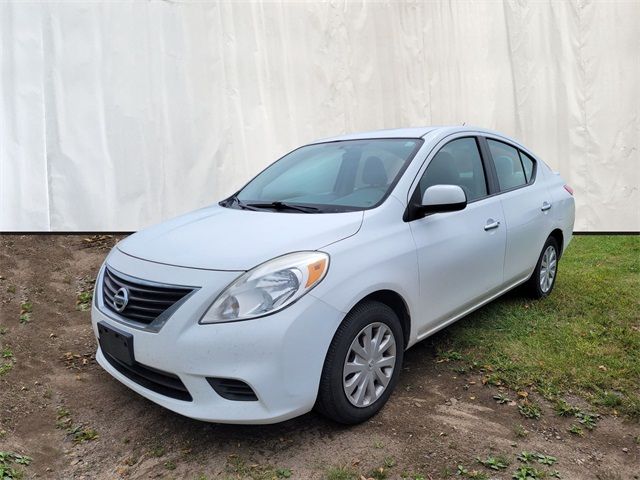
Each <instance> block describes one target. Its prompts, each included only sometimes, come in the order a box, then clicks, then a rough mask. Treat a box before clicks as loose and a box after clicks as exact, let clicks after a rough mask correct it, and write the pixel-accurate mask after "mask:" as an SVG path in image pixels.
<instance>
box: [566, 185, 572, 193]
mask: <svg viewBox="0 0 640 480" xmlns="http://www.w3.org/2000/svg"><path fill="white" fill-rule="evenodd" d="M564 189H565V190H566V191H567V192H569V194H570V195H573V188H571V187H570V186H569V185H565V186H564Z"/></svg>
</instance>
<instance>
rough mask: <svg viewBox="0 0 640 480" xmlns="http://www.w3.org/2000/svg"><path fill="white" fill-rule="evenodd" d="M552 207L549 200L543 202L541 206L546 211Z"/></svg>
mask: <svg viewBox="0 0 640 480" xmlns="http://www.w3.org/2000/svg"><path fill="white" fill-rule="evenodd" d="M550 208H551V204H550V203H549V202H542V207H541V208H540V210H542V211H543V212H546V211H547V210H549V209H550Z"/></svg>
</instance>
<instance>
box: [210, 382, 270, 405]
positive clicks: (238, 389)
mask: <svg viewBox="0 0 640 480" xmlns="http://www.w3.org/2000/svg"><path fill="white" fill-rule="evenodd" d="M207 382H209V385H211V387H212V388H213V389H214V390H215V391H216V393H217V394H218V395H220V396H221V397H222V398H226V399H227V400H236V401H241V402H242V401H244V402H255V401H257V400H258V397H257V396H256V394H255V393H254V391H253V390H252V389H251V387H250V386H249V385H247V384H246V383H244V382H243V381H242V380H235V379H233V378H212V377H209V378H207Z"/></svg>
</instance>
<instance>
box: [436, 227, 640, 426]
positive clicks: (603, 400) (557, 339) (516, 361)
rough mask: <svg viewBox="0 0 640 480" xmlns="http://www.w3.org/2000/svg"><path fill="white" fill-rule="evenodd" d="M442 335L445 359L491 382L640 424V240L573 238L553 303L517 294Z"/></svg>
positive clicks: (510, 295)
mask: <svg viewBox="0 0 640 480" xmlns="http://www.w3.org/2000/svg"><path fill="white" fill-rule="evenodd" d="M443 337H444V338H443V340H444V344H443V345H442V346H441V350H442V353H440V355H441V357H442V356H447V357H448V356H449V355H448V353H449V352H460V353H461V354H462V355H463V357H464V359H465V360H473V361H475V362H477V364H479V365H484V366H486V367H487V368H488V370H489V376H490V377H491V378H489V380H490V383H493V384H500V383H503V384H506V385H508V386H510V387H511V388H514V389H527V388H531V387H534V388H535V389H536V390H538V391H539V392H541V393H542V394H543V395H544V396H545V397H547V398H558V397H561V396H562V394H565V393H567V392H572V393H577V394H579V395H581V396H583V397H584V398H586V399H588V400H589V401H591V402H592V403H593V404H594V405H596V406H598V407H599V408H601V409H607V410H609V411H613V409H615V410H617V411H618V412H621V413H623V414H626V415H628V416H630V417H633V418H636V419H640V237H639V236H578V237H574V239H573V241H572V243H571V244H570V245H569V248H568V249H567V251H566V253H565V254H564V255H563V257H562V259H561V261H560V264H559V273H558V280H557V284H556V286H555V289H554V291H553V292H552V294H551V295H550V296H549V297H548V298H546V299H544V300H541V301H532V300H529V299H527V298H525V297H524V296H522V294H521V292H520V291H518V290H516V291H515V292H514V293H513V294H508V295H507V296H506V297H504V298H503V299H501V300H498V301H495V302H492V303H491V304H490V305H488V306H486V307H485V308H482V309H481V310H479V311H478V312H476V313H474V314H472V315H470V316H469V317H468V318H467V319H466V320H463V321H461V322H458V323H457V324H456V325H454V326H452V327H451V328H449V329H448V330H447V331H446V333H444V335H443ZM439 341H441V340H439ZM496 382H498V383H496Z"/></svg>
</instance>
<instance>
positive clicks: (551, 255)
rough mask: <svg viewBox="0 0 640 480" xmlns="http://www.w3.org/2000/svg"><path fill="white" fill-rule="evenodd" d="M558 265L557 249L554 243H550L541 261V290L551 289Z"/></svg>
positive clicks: (544, 291) (545, 291)
mask: <svg viewBox="0 0 640 480" xmlns="http://www.w3.org/2000/svg"><path fill="white" fill-rule="evenodd" d="M557 266H558V261H557V258H556V249H555V248H554V247H553V245H549V246H548V247H547V248H546V250H545V251H544V254H543V255H542V262H541V263H540V290H542V292H543V293H547V292H548V291H549V290H551V286H552V285H553V281H554V280H555V278H556V269H557Z"/></svg>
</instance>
